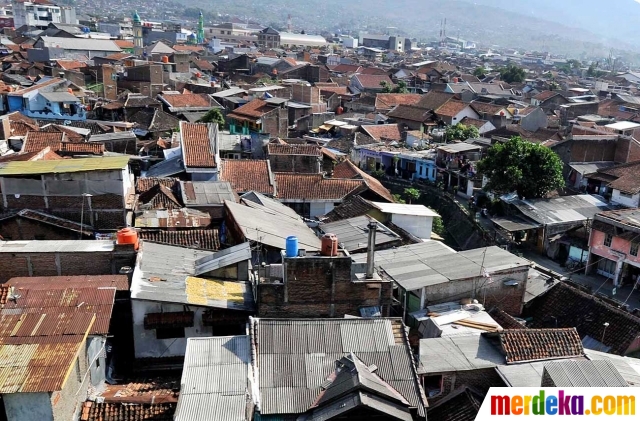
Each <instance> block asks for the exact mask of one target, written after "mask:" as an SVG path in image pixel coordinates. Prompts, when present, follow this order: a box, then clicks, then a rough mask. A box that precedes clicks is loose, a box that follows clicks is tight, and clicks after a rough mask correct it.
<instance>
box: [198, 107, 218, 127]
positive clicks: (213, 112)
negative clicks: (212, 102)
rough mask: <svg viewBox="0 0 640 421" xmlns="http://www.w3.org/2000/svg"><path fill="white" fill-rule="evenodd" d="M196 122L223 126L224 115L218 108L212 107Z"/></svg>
mask: <svg viewBox="0 0 640 421" xmlns="http://www.w3.org/2000/svg"><path fill="white" fill-rule="evenodd" d="M198 123H218V127H219V128H222V127H224V116H223V115H222V112H221V111H220V109H218V108H212V109H210V110H209V111H207V113H206V114H205V115H203V116H202V117H200V119H199V120H198Z"/></svg>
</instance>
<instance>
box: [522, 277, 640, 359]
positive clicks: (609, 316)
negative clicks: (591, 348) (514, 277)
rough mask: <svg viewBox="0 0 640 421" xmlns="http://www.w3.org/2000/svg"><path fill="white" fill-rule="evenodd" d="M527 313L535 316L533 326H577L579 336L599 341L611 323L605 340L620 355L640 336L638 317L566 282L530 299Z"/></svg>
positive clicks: (613, 351)
mask: <svg viewBox="0 0 640 421" xmlns="http://www.w3.org/2000/svg"><path fill="white" fill-rule="evenodd" d="M576 309H579V311H576ZM524 316H526V317H532V322H531V326H532V327H535V328H542V327H554V326H557V327H573V326H575V328H576V329H577V330H578V334H579V335H580V337H582V338H584V337H585V336H587V335H589V336H591V337H592V338H596V339H597V340H599V341H600V340H602V329H603V325H604V323H609V326H608V327H607V333H606V335H604V340H602V342H603V343H604V344H605V345H606V346H610V347H611V351H609V352H611V353H612V354H617V355H625V354H626V353H627V352H628V351H629V350H630V349H629V348H630V347H631V345H632V344H633V343H634V342H635V341H636V338H637V337H638V336H639V335H640V318H639V317H637V316H635V315H633V314H631V313H629V312H626V311H624V310H621V309H619V308H617V307H615V306H613V305H611V304H609V303H608V302H606V301H603V300H601V299H599V298H597V297H595V296H593V295H592V294H588V293H586V292H584V291H581V290H580V289H578V288H576V287H574V286H572V285H570V284H568V283H566V282H560V283H557V284H556V285H554V286H553V287H552V288H551V289H550V290H549V291H547V292H546V293H545V294H543V295H541V296H540V297H537V298H535V299H534V300H532V301H530V302H529V303H528V304H527V310H526V312H525V314H524Z"/></svg>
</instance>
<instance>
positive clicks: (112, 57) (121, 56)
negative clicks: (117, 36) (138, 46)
mask: <svg viewBox="0 0 640 421" xmlns="http://www.w3.org/2000/svg"><path fill="white" fill-rule="evenodd" d="M121 48H122V47H121ZM128 57H133V56H132V55H131V54H130V53H113V54H109V55H108V56H104V57H103V58H105V59H107V60H115V61H120V60H124V59H125V58H128Z"/></svg>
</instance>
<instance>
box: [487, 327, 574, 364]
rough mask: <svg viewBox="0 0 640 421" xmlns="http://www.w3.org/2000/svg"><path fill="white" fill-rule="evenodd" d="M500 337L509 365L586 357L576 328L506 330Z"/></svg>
mask: <svg viewBox="0 0 640 421" xmlns="http://www.w3.org/2000/svg"><path fill="white" fill-rule="evenodd" d="M499 335H500V344H501V346H502V350H503V351H504V354H505V357H506V360H507V364H511V363H517V362H523V361H537V360H549V359H555V358H568V357H580V356H583V355H584V349H583V347H582V341H581V340H580V336H579V335H578V332H577V330H576V329H575V328H561V329H505V330H503V331H502V332H500V334H499Z"/></svg>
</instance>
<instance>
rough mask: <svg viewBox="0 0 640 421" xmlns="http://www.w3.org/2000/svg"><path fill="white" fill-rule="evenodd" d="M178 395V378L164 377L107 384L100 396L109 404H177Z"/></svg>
mask: <svg viewBox="0 0 640 421" xmlns="http://www.w3.org/2000/svg"><path fill="white" fill-rule="evenodd" d="M169 358H171V357H169ZM179 393H180V378H179V377H178V378H172V377H171V376H167V375H165V376H163V377H160V378H153V379H149V378H144V379H139V380H134V381H130V382H129V383H124V384H113V385H110V384H108V385H105V389H104V390H103V391H102V392H101V393H100V396H101V397H103V398H104V401H105V402H109V403H116V402H122V403H139V404H142V403H153V402H155V403H177V402H178V395H179ZM109 420H111V418H109ZM104 421H107V419H105V420H104ZM136 421H137V420H136Z"/></svg>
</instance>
